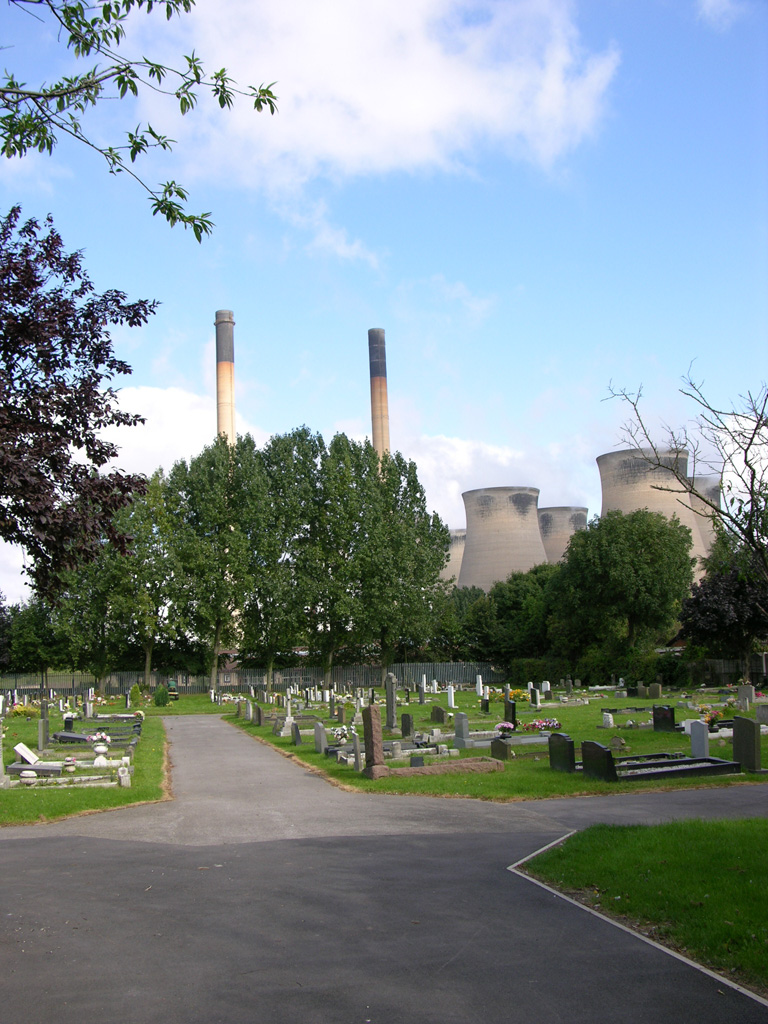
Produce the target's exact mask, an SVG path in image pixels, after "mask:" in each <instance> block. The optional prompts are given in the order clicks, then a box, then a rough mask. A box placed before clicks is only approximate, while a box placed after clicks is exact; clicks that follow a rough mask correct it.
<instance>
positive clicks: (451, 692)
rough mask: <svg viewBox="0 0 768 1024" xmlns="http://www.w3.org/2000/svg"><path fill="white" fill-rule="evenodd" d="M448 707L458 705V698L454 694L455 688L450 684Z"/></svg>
mask: <svg viewBox="0 0 768 1024" xmlns="http://www.w3.org/2000/svg"><path fill="white" fill-rule="evenodd" d="M448 707H449V708H455V707H456V698H455V696H454V689H453V687H452V686H450V685H449V686H448Z"/></svg>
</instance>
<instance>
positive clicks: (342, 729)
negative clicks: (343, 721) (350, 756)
mask: <svg viewBox="0 0 768 1024" xmlns="http://www.w3.org/2000/svg"><path fill="white" fill-rule="evenodd" d="M333 735H334V738H335V740H336V742H337V743H346V742H347V736H348V735H349V733H348V731H347V727H346V725H340V726H339V728H338V729H334V730H333Z"/></svg>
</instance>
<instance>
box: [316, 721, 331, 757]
mask: <svg viewBox="0 0 768 1024" xmlns="http://www.w3.org/2000/svg"><path fill="white" fill-rule="evenodd" d="M327 746H328V736H327V734H326V731H325V726H324V725H323V723H322V722H315V752H316V753H318V754H324V753H325V748H326V747H327Z"/></svg>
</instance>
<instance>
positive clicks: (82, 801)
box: [0, 712, 167, 826]
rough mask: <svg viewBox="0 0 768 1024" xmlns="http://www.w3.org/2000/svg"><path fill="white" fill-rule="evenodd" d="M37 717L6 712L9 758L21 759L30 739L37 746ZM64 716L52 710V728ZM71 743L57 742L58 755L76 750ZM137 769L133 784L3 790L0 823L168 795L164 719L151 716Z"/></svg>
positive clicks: (139, 748)
mask: <svg viewBox="0 0 768 1024" xmlns="http://www.w3.org/2000/svg"><path fill="white" fill-rule="evenodd" d="M37 722H38V720H37V719H33V720H32V721H31V722H27V721H26V720H25V719H22V718H13V717H10V718H6V719H5V720H4V726H5V730H6V735H5V738H4V741H3V758H4V762H5V764H11V763H12V762H13V761H15V760H16V755H15V753H14V750H13V748H14V746H15V745H16V744H17V743H26V744H27V746H28V747H30V748H31V749H32V750H36V749H37ZM62 725H63V723H62V721H61V716H60V715H59V714H58V712H56V713H54V712H51V732H57V731H59V730H60V729H61V728H62ZM71 751H72V748H71V747H64V746H61V747H59V748H57V751H56V753H57V757H58V756H59V755H60V756H61V758H64V757H65V756H66V755H67V754H68V753H71ZM133 764H134V772H133V775H132V777H131V786H130V788H129V789H128V788H122V787H121V786H114V787H109V788H104V789H101V788H83V789H77V788H75V787H74V786H67V785H61V786H45V785H40V784H38V785H35V786H30V787H26V786H15V787H14V788H13V789H3V790H0V826H4V825H29V824H33V823H37V822H41V821H56V820H57V819H60V818H69V817H71V816H73V815H75V814H83V813H89V812H93V811H106V810H112V809H113V808H115V807H126V806H128V805H129V804H137V803H151V802H155V801H158V800H163V799H167V794H166V777H167V772H166V739H165V729H164V728H163V723H162V722H161V721H159V720H157V719H149V718H148V719H146V720H145V722H144V727H143V729H142V732H141V740H140V741H139V743H138V745H137V747H136V753H135V755H134V758H133Z"/></svg>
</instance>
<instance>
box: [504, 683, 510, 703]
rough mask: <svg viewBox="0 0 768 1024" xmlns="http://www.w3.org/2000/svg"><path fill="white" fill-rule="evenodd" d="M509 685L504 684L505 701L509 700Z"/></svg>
mask: <svg viewBox="0 0 768 1024" xmlns="http://www.w3.org/2000/svg"><path fill="white" fill-rule="evenodd" d="M509 690H510V686H509V683H504V700H509Z"/></svg>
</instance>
